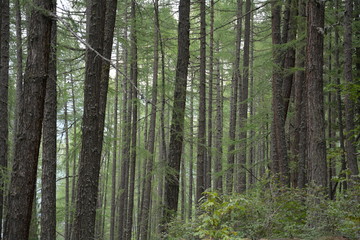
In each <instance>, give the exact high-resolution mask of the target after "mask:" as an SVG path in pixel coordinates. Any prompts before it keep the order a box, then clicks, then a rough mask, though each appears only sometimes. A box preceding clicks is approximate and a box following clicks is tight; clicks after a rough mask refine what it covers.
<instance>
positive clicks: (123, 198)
mask: <svg viewBox="0 0 360 240" xmlns="http://www.w3.org/2000/svg"><path fill="white" fill-rule="evenodd" d="M124 14H125V16H124V17H125V29H124V37H123V38H124V39H125V40H128V17H127V15H128V2H127V1H126V2H125V12H124ZM123 48H124V60H123V61H124V70H123V71H124V79H123V84H122V88H123V105H122V112H123V120H122V128H123V132H122V154H121V155H122V156H121V167H120V169H121V173H120V184H119V190H120V196H119V228H118V229H119V233H118V238H123V237H124V231H125V222H126V211H127V198H128V190H129V188H128V179H129V166H130V164H129V162H130V143H131V135H130V134H131V111H132V106H131V101H130V99H131V89H132V88H131V86H130V80H129V78H128V50H127V46H126V44H124V46H123Z"/></svg>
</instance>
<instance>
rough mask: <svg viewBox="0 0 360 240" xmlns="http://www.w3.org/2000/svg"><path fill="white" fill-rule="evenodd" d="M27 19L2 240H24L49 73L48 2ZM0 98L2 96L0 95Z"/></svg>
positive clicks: (41, 1)
mask: <svg viewBox="0 0 360 240" xmlns="http://www.w3.org/2000/svg"><path fill="white" fill-rule="evenodd" d="M34 6H36V8H34V9H32V15H31V17H30V19H29V32H28V36H29V41H28V43H29V45H28V59H27V66H26V72H25V81H24V91H23V96H22V98H23V99H22V103H23V104H22V105H21V108H20V110H19V116H17V117H19V124H18V129H17V132H16V141H15V156H14V164H13V172H12V176H11V182H10V188H9V189H10V193H9V206H8V213H7V218H6V224H5V225H6V226H5V232H4V239H7V240H12V239H13V240H15V239H17V240H18V239H27V238H28V236H29V227H30V220H31V213H32V205H33V200H34V191H35V183H36V173H37V166H38V156H39V147H40V140H41V128H42V122H43V117H44V100H45V92H46V81H47V76H48V70H49V58H50V42H51V25H52V20H51V18H49V17H46V16H44V15H43V11H39V10H36V9H38V8H39V9H44V10H47V11H52V10H53V4H52V2H51V1H45V0H36V1H34ZM2 96H3V95H2Z"/></svg>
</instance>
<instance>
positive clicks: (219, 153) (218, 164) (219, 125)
mask: <svg viewBox="0 0 360 240" xmlns="http://www.w3.org/2000/svg"><path fill="white" fill-rule="evenodd" d="M218 51H219V50H217V52H218ZM216 62H217V63H216V68H217V69H216V71H217V76H216V140H215V148H216V159H215V184H214V187H215V189H216V190H217V191H218V192H220V193H221V192H222V191H223V177H222V157H223V147H222V138H223V101H222V99H223V91H222V87H221V86H222V83H221V75H220V61H219V59H217V61H216Z"/></svg>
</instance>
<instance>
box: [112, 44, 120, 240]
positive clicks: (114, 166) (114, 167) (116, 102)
mask: <svg viewBox="0 0 360 240" xmlns="http://www.w3.org/2000/svg"><path fill="white" fill-rule="evenodd" d="M119 57H120V56H119V42H118V41H117V42H116V67H117V68H119V60H120V59H119ZM118 105H119V73H118V71H116V75H115V99H114V141H113V149H112V151H113V156H112V157H113V161H112V174H111V176H112V178H111V210H110V215H111V216H110V240H115V218H116V194H117V192H116V173H117V158H118V155H117V151H118V110H119V109H118V108H119V107H118Z"/></svg>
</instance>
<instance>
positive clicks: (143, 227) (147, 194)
mask: <svg viewBox="0 0 360 240" xmlns="http://www.w3.org/2000/svg"><path fill="white" fill-rule="evenodd" d="M154 16H155V19H154V28H155V31H154V63H153V85H152V100H151V114H150V128H149V136H148V137H149V139H148V141H147V146H146V150H147V151H148V153H149V154H150V156H149V157H148V158H147V159H146V170H147V174H146V176H145V181H144V193H143V194H144V200H143V204H142V207H141V211H140V216H141V221H140V239H147V236H148V232H149V229H148V226H149V214H150V210H151V209H150V201H151V189H152V174H153V173H152V172H153V165H154V164H153V162H154V154H155V134H156V111H157V109H156V105H157V95H158V71H159V32H160V24H159V1H158V0H155V2H154ZM144 170H145V169H144Z"/></svg>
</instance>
